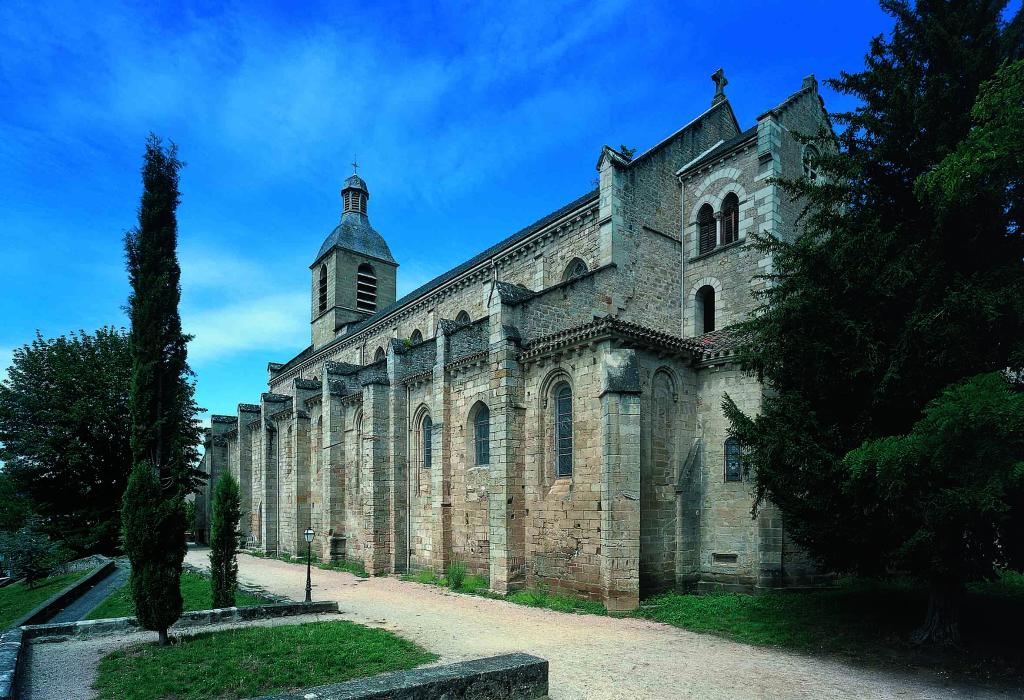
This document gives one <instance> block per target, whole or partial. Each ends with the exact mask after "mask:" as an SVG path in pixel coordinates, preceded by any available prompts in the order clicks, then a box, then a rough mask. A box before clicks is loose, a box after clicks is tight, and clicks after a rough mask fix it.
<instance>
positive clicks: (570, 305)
mask: <svg viewBox="0 0 1024 700" xmlns="http://www.w3.org/2000/svg"><path fill="white" fill-rule="evenodd" d="M713 79H714V80H715V83H716V91H715V95H714V98H713V100H712V104H711V106H710V107H709V108H708V109H706V110H704V111H703V112H701V113H700V114H699V115H697V116H696V117H695V118H693V119H692V120H691V121H689V122H688V123H686V124H685V125H684V126H682V127H681V128H680V129H679V130H678V131H676V132H675V133H673V134H671V135H670V136H668V137H667V138H665V139H664V140H663V141H662V142H661V143H658V144H657V145H656V146H654V147H653V148H651V149H650V150H648V151H646V152H644V153H642V154H640V155H637V156H635V157H632V158H630V157H629V155H628V154H624V153H620V152H619V151H617V150H615V149H613V148H609V147H608V146H605V147H604V148H603V149H602V150H601V152H600V155H599V157H598V159H597V171H598V174H599V177H598V180H597V182H598V187H597V189H595V190H593V191H591V192H588V193H586V194H584V195H583V196H582V197H580V198H579V199H576V200H575V201H572V202H569V203H568V204H566V205H565V206H563V207H562V208H560V209H558V210H557V211H554V212H552V213H550V214H548V215H547V216H544V217H543V218H541V219H540V220H538V221H536V222H535V223H533V224H531V225H530V226H527V227H526V228H524V229H522V230H520V231H517V232H515V233H513V234H512V235H510V236H509V237H508V238H506V239H505V240H503V241H501V242H500V243H498V244H496V245H494V246H492V247H490V248H488V249H487V250H484V251H483V252H481V253H479V254H477V255H475V256H474V257H472V258H471V259H469V260H467V261H466V262H464V263H463V264H461V265H459V266H457V267H455V268H454V269H452V270H450V271H448V272H446V273H445V274H443V275H441V276H440V277H438V278H436V279H434V280H432V281H431V282H428V283H427V284H425V285H423V286H422V287H420V288H419V289H416V290H415V291H413V292H411V293H409V294H407V295H405V296H404V297H402V298H401V299H396V281H397V276H398V268H399V264H398V261H396V260H395V258H394V257H393V256H392V253H391V250H390V249H389V247H388V244H387V241H386V239H385V235H382V234H381V233H379V232H378V231H376V230H375V229H374V228H373V226H372V225H371V223H370V218H369V200H370V189H369V188H368V186H367V183H366V182H364V181H363V179H362V178H360V177H359V176H358V175H352V176H351V177H349V178H348V179H347V180H346V181H345V183H344V187H343V188H342V190H341V197H342V214H341V221H340V223H338V224H337V226H335V227H334V229H333V230H332V231H331V232H330V233H329V234H328V235H327V237H326V239H325V240H324V241H323V245H321V246H320V249H319V251H318V252H316V254H315V255H313V256H312V257H311V264H310V267H309V269H310V277H309V279H310V327H311V343H310V345H309V347H307V348H306V349H304V350H302V351H301V352H300V353H299V354H297V355H296V356H295V357H293V358H292V359H290V360H288V361H287V362H285V363H270V364H269V365H268V369H269V380H268V390H267V392H266V393H264V394H262V395H260V397H259V401H258V402H254V403H242V404H238V407H237V411H236V412H235V413H234V414H233V415H214V416H213V417H212V420H211V427H210V428H209V430H208V432H207V436H206V451H205V456H204V458H203V462H202V468H203V469H204V471H205V472H206V473H208V474H209V475H210V481H209V484H208V485H207V488H206V492H205V493H204V494H201V495H200V496H198V508H197V511H198V523H197V527H198V529H199V531H200V536H201V537H202V536H203V534H204V531H205V530H206V528H208V526H209V525H208V524H209V512H208V511H209V503H210V494H211V493H212V485H213V484H214V482H215V481H216V479H217V478H218V477H219V475H220V474H221V473H222V472H224V471H230V472H231V473H232V474H233V475H234V476H235V477H236V478H237V479H238V481H239V483H240V486H241V492H242V510H243V523H242V528H243V535H244V537H245V539H246V540H247V542H248V546H250V547H253V548H256V549H260V550H264V551H268V552H288V553H292V554H298V555H304V554H305V550H306V543H305V540H304V537H303V531H304V530H305V529H306V528H307V527H312V528H313V530H314V531H315V539H314V542H313V548H314V552H315V553H316V554H317V555H318V556H319V557H321V558H323V559H342V558H344V559H350V560H358V561H361V562H363V563H364V565H365V567H366V570H367V571H368V572H370V573H371V574H377V573H382V572H405V571H416V570H422V569H432V570H434V571H437V572H443V571H444V569H445V568H446V566H447V565H448V564H449V563H450V562H452V561H454V560H461V561H464V562H466V564H467V565H468V567H469V570H470V572H472V573H477V574H482V575H484V576H486V577H487V578H488V580H489V582H490V587H491V589H492V590H494V591H498V592H507V591H509V590H514V589H516V588H519V587H524V586H534V585H538V584H544V585H546V586H548V587H549V588H550V589H552V590H560V591H565V592H573V593H578V594H582V595H585V596H588V597H591V598H594V599H596V600H601V601H603V602H604V603H605V604H606V605H607V606H608V608H609V609H612V610H625V609H631V608H634V607H636V606H637V604H638V601H639V600H640V598H641V597H643V596H646V595H647V594H649V593H653V592H657V591H662V590H666V589H673V588H708V587H726V588H730V589H734V590H753V589H757V588H765V587H779V586H786V585H794V584H802V583H806V582H809V581H811V580H813V578H814V570H813V567H812V566H811V564H810V563H809V562H808V561H806V560H805V558H804V557H803V556H802V555H801V553H800V552H799V550H798V549H796V548H795V547H794V546H793V545H792V544H791V543H790V542H789V540H788V539H787V537H786V533H785V530H784V527H783V525H784V524H783V522H782V520H781V517H780V515H779V514H778V512H777V511H775V510H773V509H772V508H771V507H766V508H763V509H761V510H760V511H759V512H758V514H757V516H756V517H754V518H752V517H751V505H752V487H751V485H750V484H749V483H747V477H746V476H745V475H744V474H743V470H742V469H741V465H740V452H739V446H738V445H737V444H736V443H735V441H733V440H731V439H729V438H728V435H727V432H726V428H727V421H726V419H725V417H724V415H723V413H722V397H723V394H725V393H728V394H729V395H730V396H731V397H732V398H733V399H734V400H736V401H737V403H738V404H739V405H740V407H741V408H743V409H744V410H745V411H747V412H748V413H753V412H757V411H758V410H759V406H760V404H761V400H762V397H763V395H764V388H763V387H762V385H761V384H760V383H759V382H758V381H757V378H756V377H753V376H751V375H749V374H746V373H744V372H742V371H741V369H740V367H739V366H738V364H737V362H736V358H735V355H734V354H733V353H732V351H731V344H730V335H729V332H728V330H727V329H728V327H729V326H730V325H731V324H733V323H735V322H737V321H739V320H741V319H742V318H744V316H746V315H747V314H749V313H750V312H751V311H752V310H753V309H754V308H755V306H756V304H757V301H756V299H754V297H753V296H752V293H753V292H756V291H757V290H758V289H760V288H762V287H763V285H764V284H765V282H764V280H763V279H762V278H761V277H760V275H762V274H764V273H766V272H769V271H770V270H771V266H772V260H771V258H770V257H765V256H764V255H762V254H761V253H759V252H757V251H756V250H755V249H754V247H753V245H751V238H752V234H754V232H766V233H771V234H774V235H776V236H780V237H790V236H792V235H793V233H794V230H795V228H796V226H797V225H798V214H799V210H800V207H799V204H798V203H795V202H793V201H791V200H790V199H789V197H788V196H787V195H786V194H785V193H784V192H783V191H782V189H781V187H779V186H778V185H777V184H776V183H775V181H774V180H773V178H777V177H780V176H781V177H786V178H791V177H800V176H806V177H812V178H813V177H816V172H815V170H814V165H813V155H814V152H813V146H810V145H806V144H805V143H804V142H802V141H801V140H800V139H798V138H797V134H811V133H814V132H816V131H817V130H818V129H819V127H821V126H822V125H826V126H827V124H828V119H827V115H826V113H825V111H824V107H823V103H822V100H821V98H820V97H819V95H818V87H817V82H816V81H815V79H814V78H813V76H809V77H808V78H805V79H804V81H803V85H802V86H801V88H800V89H799V90H798V91H797V92H795V93H794V94H792V95H791V96H789V97H788V98H787V99H786V100H785V101H783V102H782V103H780V104H778V105H777V106H775V107H772V108H771V109H769V110H768V111H766V112H764V113H763V114H762V115H761V116H759V117H758V118H757V122H756V123H755V124H753V125H751V126H749V127H748V128H743V127H741V126H740V124H739V123H738V122H737V119H736V117H735V115H734V114H733V110H732V107H731V106H730V104H729V100H728V99H727V98H726V96H725V92H724V86H725V82H726V81H725V78H724V75H723V74H722V73H721V71H719V72H717V73H716V74H715V76H713ZM384 234H386V232H384ZM310 252H311V253H312V252H313V251H310Z"/></svg>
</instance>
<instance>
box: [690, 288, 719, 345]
mask: <svg viewBox="0 0 1024 700" xmlns="http://www.w3.org/2000/svg"><path fill="white" fill-rule="evenodd" d="M694 302H695V303H694V307H695V308H694V317H695V318H694V321H695V324H694V325H695V326H696V328H695V330H696V335H703V334H704V333H710V332H712V331H713V330H715V288H714V287H712V286H711V285H710V284H705V285H704V286H703V287H701V288H700V289H698V290H697V295H696V297H695V299H694Z"/></svg>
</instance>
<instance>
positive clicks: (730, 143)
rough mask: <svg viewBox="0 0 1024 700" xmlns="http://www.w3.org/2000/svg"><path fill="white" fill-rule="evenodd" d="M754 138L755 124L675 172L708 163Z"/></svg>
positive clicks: (681, 171)
mask: <svg viewBox="0 0 1024 700" xmlns="http://www.w3.org/2000/svg"><path fill="white" fill-rule="evenodd" d="M755 138H757V125H756V124H755V125H754V126H752V127H750V128H749V129H747V130H746V131H743V132H741V133H739V134H736V135H735V136H733V137H732V138H731V139H727V140H725V141H723V142H722V143H720V144H718V145H717V146H715V147H714V148H712V149H711V150H709V151H707V152H706V153H703V154H701V155H700V156H698V157H697V158H696V159H694V160H691V161H690V162H689V163H687V164H686V165H684V166H683V167H682V168H680V169H679V172H677V173H676V174H677V175H681V174H683V173H685V172H689V171H690V170H693V169H694V168H699V167H700V166H702V165H706V164H707V163H710V162H711V161H713V160H717V159H718V158H721V157H722V156H724V155H726V154H727V153H729V152H730V151H733V150H735V149H737V148H739V147H740V146H742V145H743V144H745V143H746V142H747V141H750V140H751V139H755Z"/></svg>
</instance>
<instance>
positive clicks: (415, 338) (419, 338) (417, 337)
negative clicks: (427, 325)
mask: <svg viewBox="0 0 1024 700" xmlns="http://www.w3.org/2000/svg"><path fill="white" fill-rule="evenodd" d="M409 340H410V341H411V342H413V343H422V342H423V334H422V333H420V329H419V328H417V329H416V330H414V331H413V332H412V335H411V336H409Z"/></svg>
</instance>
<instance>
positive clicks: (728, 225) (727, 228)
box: [722, 192, 740, 245]
mask: <svg viewBox="0 0 1024 700" xmlns="http://www.w3.org/2000/svg"><path fill="white" fill-rule="evenodd" d="M739 237H740V200H739V197H737V196H736V193H735V192H730V193H729V194H727V195H726V196H725V199H724V200H722V245H728V244H729V243H734V242H735V241H737V240H739Z"/></svg>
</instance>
